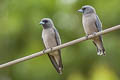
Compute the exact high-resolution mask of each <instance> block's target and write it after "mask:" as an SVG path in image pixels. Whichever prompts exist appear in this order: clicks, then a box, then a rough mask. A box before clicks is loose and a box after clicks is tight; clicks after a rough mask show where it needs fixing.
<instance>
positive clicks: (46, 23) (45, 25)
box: [40, 18, 54, 29]
mask: <svg viewBox="0 0 120 80" xmlns="http://www.w3.org/2000/svg"><path fill="white" fill-rule="evenodd" d="M40 24H41V25H42V26H43V28H44V29H46V28H51V27H53V26H54V24H53V21H52V20H51V19H50V18H43V19H42V20H41V21H40Z"/></svg>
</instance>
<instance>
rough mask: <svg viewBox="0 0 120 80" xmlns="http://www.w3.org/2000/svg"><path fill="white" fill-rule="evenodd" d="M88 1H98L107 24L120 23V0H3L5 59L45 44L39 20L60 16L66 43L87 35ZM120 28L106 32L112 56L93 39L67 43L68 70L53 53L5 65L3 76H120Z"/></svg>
mask: <svg viewBox="0 0 120 80" xmlns="http://www.w3.org/2000/svg"><path fill="white" fill-rule="evenodd" d="M83 5H92V6H93V7H95V9H96V12H97V14H98V15H99V18H100V19H101V21H102V24H103V29H106V28H109V27H112V26H115V25H118V24H120V20H119V19H120V0H110V1H108V0H0V64H2V63H5V62H8V61H11V60H14V59H17V58H20V57H24V56H27V55H30V54H32V53H35V52H38V51H41V50H43V49H44V47H43V43H42V39H41V32H42V26H41V25H39V22H40V20H41V19H42V18H44V17H48V18H51V19H52V20H53V21H54V24H55V26H56V28H57V29H58V31H59V34H60V36H61V39H62V43H65V42H68V41H71V40H74V39H77V38H79V37H82V36H85V33H84V30H83V27H82V23H81V22H82V21H81V16H82V14H81V13H79V12H77V10H78V9H80V8H81V7H82V6H83ZM119 34H120V31H119V30H118V31H114V32H111V33H108V34H106V35H104V36H103V39H104V47H105V49H106V54H107V55H106V56H97V52H96V47H95V46H94V45H93V43H92V41H91V40H89V41H84V42H81V43H78V44H75V45H73V46H69V47H67V48H64V49H62V60H63V64H64V70H63V75H59V74H58V73H57V72H56V71H55V69H54V68H53V66H52V64H51V62H50V60H49V58H48V56H47V55H43V56H40V57H37V58H34V59H31V60H27V61H25V62H21V63H19V64H15V65H13V66H10V67H7V68H3V69H0V80H120V49H119V48H120V42H119V41H120V35H119Z"/></svg>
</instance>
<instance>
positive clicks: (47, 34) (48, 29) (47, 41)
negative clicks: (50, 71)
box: [40, 18, 63, 74]
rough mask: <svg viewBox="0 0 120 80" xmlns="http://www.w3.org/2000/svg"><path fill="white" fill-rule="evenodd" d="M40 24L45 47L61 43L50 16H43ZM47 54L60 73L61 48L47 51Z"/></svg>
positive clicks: (61, 66)
mask: <svg viewBox="0 0 120 80" xmlns="http://www.w3.org/2000/svg"><path fill="white" fill-rule="evenodd" d="M40 24H41V25H42V26H43V31H42V39H43V43H44V45H45V48H46V49H48V48H52V47H55V46H57V45H60V44H61V39H60V36H59V33H58V31H57V30H56V28H55V27H54V24H53V21H52V20H51V19H50V18H43V19H42V20H41V21H40ZM48 56H49V58H50V60H51V62H52V64H53V66H54V67H55V69H56V70H57V72H58V73H59V74H62V69H63V65H62V60H61V50H60V49H59V50H57V51H53V52H51V53H48Z"/></svg>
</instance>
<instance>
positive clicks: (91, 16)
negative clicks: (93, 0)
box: [78, 5, 105, 55]
mask: <svg viewBox="0 0 120 80" xmlns="http://www.w3.org/2000/svg"><path fill="white" fill-rule="evenodd" d="M78 11H79V12H82V13H83V16H82V23H83V28H84V31H85V33H86V35H90V34H94V33H95V32H99V31H101V30H102V24H101V21H100V19H99V17H98V16H97V14H96V11H95V9H94V8H93V7H92V6H89V5H86V6H83V7H82V8H81V9H80V10H78ZM93 43H94V44H95V46H96V47H97V54H98V55H105V49H104V46H103V40H102V36H101V35H100V36H98V37H95V38H93Z"/></svg>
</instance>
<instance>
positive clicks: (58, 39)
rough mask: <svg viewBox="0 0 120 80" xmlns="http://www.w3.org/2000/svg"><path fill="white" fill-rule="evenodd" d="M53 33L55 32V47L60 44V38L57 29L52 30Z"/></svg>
mask: <svg viewBox="0 0 120 80" xmlns="http://www.w3.org/2000/svg"><path fill="white" fill-rule="evenodd" d="M54 32H55V39H56V43H57V45H60V44H61V39H60V36H59V33H58V31H57V29H55V28H54Z"/></svg>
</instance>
